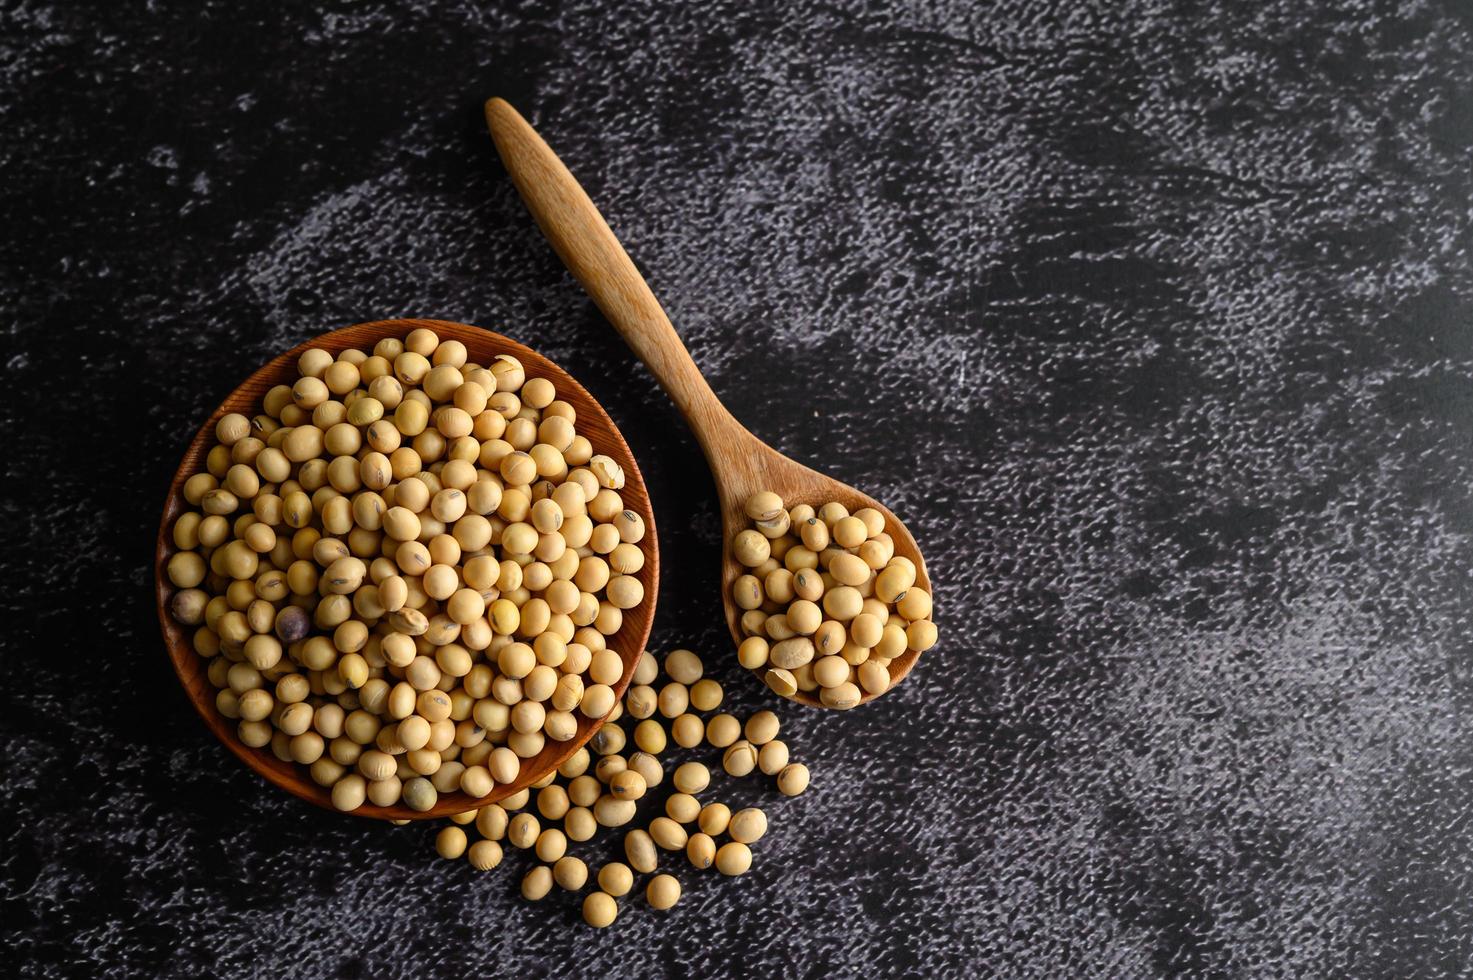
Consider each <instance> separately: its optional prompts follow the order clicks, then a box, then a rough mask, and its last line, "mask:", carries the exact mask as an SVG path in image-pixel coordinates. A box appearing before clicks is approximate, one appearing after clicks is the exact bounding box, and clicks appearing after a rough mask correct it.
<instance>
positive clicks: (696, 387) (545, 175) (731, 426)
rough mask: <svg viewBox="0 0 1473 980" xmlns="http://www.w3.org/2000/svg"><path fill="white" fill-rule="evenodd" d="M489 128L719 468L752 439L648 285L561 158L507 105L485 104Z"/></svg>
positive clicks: (561, 244) (535, 210)
mask: <svg viewBox="0 0 1473 980" xmlns="http://www.w3.org/2000/svg"><path fill="white" fill-rule="evenodd" d="M486 125H487V126H488V127H489V128H490V130H491V137H492V139H493V140H495V142H496V150H497V152H498V153H500V154H501V161H502V163H504V164H505V165H506V169H507V172H508V173H509V174H510V175H511V179H512V183H513V184H515V185H516V188H517V190H518V191H519V192H520V193H521V195H522V200H523V201H524V202H525V203H526V205H527V210H529V211H531V212H532V217H534V218H536V219H537V224H538V226H539V227H541V229H542V233H543V234H544V235H546V236H547V240H548V241H549V242H550V243H551V244H552V247H553V250H554V251H555V252H557V254H558V257H559V258H561V259H562V260H563V264H564V265H566V266H567V267H568V269H569V271H571V272H572V273H573V276H574V278H576V279H577V280H578V281H579V282H580V283H582V284H583V288H584V289H585V290H587V291H588V295H589V296H591V297H593V301H594V302H595V303H597V304H598V308H599V309H600V310H602V311H603V314H604V316H605V317H607V318H608V320H609V322H610V323H612V324H613V325H614V328H615V329H616V330H618V331H619V334H620V335H621V336H622V337H623V338H624V342H625V343H627V344H628V345H629V347H630V348H631V349H632V350H633V351H634V353H635V354H636V355H637V356H638V357H639V359H640V360H641V361H643V362H644V363H645V366H646V367H648V368H649V369H650V372H651V373H652V374H654V376H655V378H656V380H658V381H659V382H660V384H661V385H663V386H664V388H665V391H666V392H668V393H669V395H670V398H671V399H672V400H673V401H674V402H675V405H676V407H677V408H679V409H680V411H681V413H682V414H683V415H684V416H685V418H686V421H687V422H689V423H690V427H691V429H693V430H694V431H695V434H696V438H698V439H699V440H700V442H701V447H702V449H704V450H705V452H706V456H707V458H708V459H711V460H713V461H714V460H715V459H716V457H717V453H716V452H715V451H714V450H715V449H716V448H717V446H718V445H719V444H720V443H721V442H723V441H726V442H728V443H729V442H730V440H731V437H732V436H733V435H735V434H737V433H740V434H741V435H746V436H749V437H750V435H749V433H747V432H746V430H745V429H744V428H743V427H742V425H741V423H739V422H737V421H736V419H735V418H733V417H732V415H731V413H730V412H728V411H727V410H726V408H725V406H723V405H722V404H721V401H720V400H719V399H718V398H717V397H716V393H715V392H713V391H712V390H711V386H710V385H708V384H707V383H706V379H705V378H703V377H702V376H701V371H700V368H698V367H696V362H695V361H693V360H691V356H690V352H689V351H687V350H686V349H685V344H683V343H681V340H680V336H679V335H678V334H677V333H676V332H675V328H674V327H672V326H671V325H670V318H669V317H668V316H666V315H665V310H664V309H663V308H662V307H661V306H660V301H659V300H657V299H655V294H654V293H652V292H651V291H650V287H649V284H648V283H646V282H645V281H644V278H643V277H642V276H641V275H640V274H639V270H638V269H636V268H635V267H634V263H633V262H632V261H630V259H629V255H628V254H627V253H626V252H625V251H624V247H623V246H622V245H620V244H619V239H617V238H615V237H614V233H613V232H612V231H611V230H610V229H609V225H608V222H607V221H605V220H604V216H603V215H602V214H600V213H599V211H598V208H597V207H595V206H594V204H593V202H592V201H591V200H589V198H588V194H587V192H585V191H584V190H583V188H582V187H581V186H579V184H578V181H577V180H575V179H574V177H573V175H572V174H571V173H569V172H568V168H567V167H566V166H564V165H563V162H562V161H561V160H559V159H558V157H557V154H555V153H553V152H552V150H551V149H550V148H549V147H548V145H547V143H546V142H544V141H543V139H542V137H541V136H539V135H537V131H536V130H534V129H533V128H532V127H531V126H530V125H529V124H528V123H527V120H525V119H523V118H522V116H521V114H520V113H518V112H517V110H516V109H514V108H512V107H511V105H510V104H508V103H507V102H506V101H505V100H503V99H491V100H489V101H487V103H486ZM723 437H725V439H723ZM730 448H731V447H730V445H725V446H722V447H721V450H722V452H729V451H730Z"/></svg>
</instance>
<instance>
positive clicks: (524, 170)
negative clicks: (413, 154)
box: [486, 99, 931, 707]
mask: <svg viewBox="0 0 1473 980" xmlns="http://www.w3.org/2000/svg"><path fill="white" fill-rule="evenodd" d="M486 124H487V125H488V126H489V127H490V129H491V136H492V138H493V139H495V141H496V149H497V151H498V152H499V153H500V154H501V159H502V162H503V163H505V164H506V169H507V172H508V173H509V174H510V175H511V179H512V182H513V183H514V184H515V185H516V187H517V190H518V191H519V192H521V195H522V199H523V200H524V201H525V202H526V204H527V209H528V210H529V211H531V212H532V216H533V217H534V218H536V219H537V224H538V226H539V227H541V229H542V233H543V234H544V235H546V236H547V240H548V241H549V242H550V243H551V244H552V247H553V250H554V251H556V252H557V254H558V256H559V257H560V258H561V259H562V260H563V263H564V264H565V265H566V266H567V267H568V269H569V270H570V271H571V272H572V273H573V275H574V277H576V278H577V280H578V281H579V282H580V283H582V284H583V288H584V289H586V290H587V291H588V294H589V295H590V296H591V297H593V301H594V302H595V303H597V304H598V308H599V309H600V310H602V311H603V314H604V316H605V317H607V318H608V320H609V322H610V323H612V324H613V325H614V328H615V329H616V330H618V331H619V333H620V335H621V336H622V337H623V338H624V341H625V342H626V343H627V344H628V345H629V346H630V348H631V349H632V350H633V351H634V353H635V354H636V355H638V357H639V359H640V360H641V361H643V362H644V363H645V365H646V366H647V367H648V368H649V369H650V372H651V373H652V374H654V376H655V378H656V379H657V380H658V381H659V382H660V384H661V385H662V386H664V388H665V391H666V392H668V393H669V395H670V397H671V399H672V400H674V402H675V404H676V406H677V407H678V408H679V409H680V411H681V414H683V415H684V416H685V419H686V421H687V422H688V423H689V424H690V427H691V430H692V431H693V432H695V434H696V438H697V439H698V440H699V441H700V444H701V449H702V450H703V451H704V452H705V454H706V462H707V463H708V464H709V466H710V467H711V475H712V477H713V478H714V480H715V482H716V489H717V492H718V494H719V495H720V500H721V523H722V555H721V601H722V604H723V605H724V607H725V609H726V623H727V626H728V627H729V628H730V630H731V635H732V639H733V640H734V641H735V642H737V643H741V641H742V639H743V638H744V637H743V635H742V632H741V627H740V623H739V620H740V618H741V610H739V609H738V608H737V606H736V603H735V602H733V601H732V595H731V586H732V583H733V582H735V581H736V579H737V577H738V576H740V575H741V574H742V573H743V572H744V571H745V569H744V568H743V567H742V566H741V565H740V564H739V563H738V562H737V561H736V559H734V558H733V557H732V555H731V540H732V538H733V537H734V536H735V535H736V534H737V532H738V531H741V530H743V529H745V528H746V527H748V526H749V524H748V521H747V517H746V515H745V513H744V512H743V504H744V503H745V501H746V499H747V497H748V496H750V495H751V494H753V493H755V492H757V491H759V490H771V491H773V492H775V493H777V494H779V495H780V496H781V497H782V498H783V500H784V501H785V502H786V504H787V505H788V507H793V506H794V505H796V504H799V503H807V504H811V505H812V506H814V507H815V508H817V507H818V506H820V505H821V504H824V503H826V502H828V501H830V500H835V501H838V502H839V503H841V504H843V505H844V506H845V507H847V508H848V509H849V510H850V511H851V512H853V511H855V510H858V509H859V508H861V507H873V508H875V509H876V510H878V511H879V512H880V513H881V514H883V515H885V530H886V531H888V532H889V534H890V536H891V537H892V538H893V539H894V542H895V554H897V555H900V556H903V557H905V558H909V559H910V560H911V561H913V562H914V563H915V566H916V585H917V586H918V587H920V588H922V589H925V590H926V591H928V592H929V591H930V589H931V583H930V579H929V577H928V576H927V574H926V563H925V560H924V559H923V558H922V557H921V552H920V549H919V548H918V547H917V546H916V542H915V538H914V537H913V536H912V535H911V533H910V532H909V531H908V530H906V527H905V525H904V524H902V523H900V521H899V520H898V519H897V518H896V517H895V515H894V514H892V513H891V512H890V510H889V509H888V508H887V507H885V506H884V505H883V504H881V503H880V502H879V501H877V500H875V499H874V498H872V497H869V496H867V495H865V494H863V493H860V492H859V491H858V490H856V489H854V488H853V487H851V486H848V485H847V484H844V483H840V482H839V481H838V480H835V479H833V478H832V477H828V476H824V475H823V474H822V473H819V472H816V471H815V470H812V469H809V468H808V467H807V466H804V465H803V464H802V463H798V462H795V461H794V460H791V459H789V458H788V457H786V456H784V455H783V454H782V453H780V452H778V451H777V450H776V449H773V448H772V447H771V446H769V445H767V443H765V442H763V441H762V440H761V439H758V438H757V437H756V436H754V435H752V433H750V432H748V431H747V429H746V428H745V427H744V426H743V425H742V424H741V423H740V422H738V421H737V420H736V419H735V418H734V417H732V414H731V413H730V412H728V411H727V410H726V407H725V406H724V405H722V404H721V400H720V399H718V398H717V397H716V394H715V392H713V391H712V390H711V386H710V385H708V384H707V383H706V379H705V378H703V377H702V376H701V372H700V369H699V368H697V367H696V364H695V361H693V360H691V356H690V353H689V352H688V351H687V350H686V349H685V344H683V343H682V342H681V340H680V337H679V335H677V334H676V332H675V328H674V327H673V326H671V324H670V318H669V317H668V316H666V315H665V310H664V309H663V308H662V307H661V306H660V303H659V300H657V299H655V295H654V293H652V292H651V291H650V287H649V284H648V283H646V282H645V281H644V278H643V277H642V276H640V274H639V271H638V270H637V269H636V268H635V267H634V263H633V262H632V261H630V259H629V256H628V254H627V253H626V252H625V251H624V247H623V246H622V245H620V244H619V240H618V239H617V238H615V237H614V233H613V231H611V230H610V229H609V225H608V222H606V221H605V220H604V218H603V215H601V214H600V213H599V211H598V208H596V207H595V206H594V204H593V202H592V201H591V200H589V198H588V194H587V193H586V192H584V190H583V188H582V187H581V186H579V184H578V181H577V180H575V179H574V178H573V175H572V174H571V173H569V172H568V168H567V167H565V166H564V165H563V162H562V161H561V160H559V159H558V157H557V155H556V154H555V153H553V152H552V150H551V149H549V148H548V146H547V144H546V143H545V142H544V141H543V140H542V137H540V136H538V135H537V132H536V131H535V130H534V129H533V128H532V127H531V126H530V125H528V123H527V121H526V120H525V119H523V118H522V117H521V115H520V114H519V113H518V112H517V111H516V110H515V109H513V108H512V107H511V105H510V104H508V103H507V102H505V101H504V100H502V99H491V100H490V101H489V102H487V103H486ZM918 656H919V655H918V654H917V653H916V651H914V650H907V651H906V652H905V653H903V654H902V655H901V656H899V657H896V658H895V659H894V660H892V661H891V662H890V683H891V686H892V687H893V686H894V685H895V684H896V683H898V682H899V681H900V680H901V679H902V678H904V677H905V676H906V675H907V674H908V673H910V671H911V668H912V667H914V666H915V662H916V658H917V657H918ZM754 673H758V674H759V675H760V673H761V671H754ZM871 698H872V695H869V694H867V693H866V694H864V695H863V698H862V700H864V701H868V700H871ZM793 700H795V701H799V702H801V703H803V704H807V705H811V706H814V707H824V705H823V704H822V703H821V702H820V701H819V700H818V698H816V697H814V696H813V695H812V694H810V693H807V692H803V691H799V692H798V693H797V694H796V695H795V696H794V698H793Z"/></svg>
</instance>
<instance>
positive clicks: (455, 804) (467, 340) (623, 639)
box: [154, 320, 660, 820]
mask: <svg viewBox="0 0 1473 980" xmlns="http://www.w3.org/2000/svg"><path fill="white" fill-rule="evenodd" d="M417 327H428V328H429V329H431V330H433V331H435V333H437V334H439V336H440V339H441V340H458V341H460V342H461V343H463V344H465V346H466V350H467V351H469V352H470V359H471V361H473V362H475V363H477V364H489V363H490V362H491V361H492V360H493V359H495V358H496V357H497V355H500V354H510V355H512V356H513V357H515V358H517V359H518V360H520V361H521V362H522V366H523V367H524V368H525V369H526V372H527V377H528V378H546V379H548V380H549V381H551V382H552V383H553V385H554V386H555V387H556V388H557V395H558V398H560V399H562V400H563V401H566V402H568V403H569V404H570V405H572V406H573V408H574V410H575V411H576V412H577V416H578V418H577V421H576V422H575V423H574V425H575V428H576V429H577V431H578V434H579V435H582V436H586V437H587V438H588V441H589V442H591V443H592V444H593V451H594V452H595V453H603V454H604V455H606V456H609V457H611V458H613V460H614V461H615V462H617V463H618V464H619V465H620V466H622V467H624V479H625V483H624V489H623V490H621V491H620V495H621V496H622V497H623V498H624V505H625V506H626V507H627V508H629V509H630V510H633V511H635V512H636V513H637V514H639V515H640V516H641V517H643V518H644V524H645V528H646V531H645V537H644V547H645V563H644V567H643V568H642V569H640V570H639V571H638V572H636V573H635V578H637V579H638V580H639V583H640V584H641V585H643V586H644V601H643V602H642V603H640V604H639V605H638V606H636V607H635V608H633V609H630V610H629V611H628V612H626V613H625V614H624V623H623V625H622V626H621V627H620V628H619V631H618V632H617V633H615V634H614V635H613V636H611V637H609V646H610V647H611V648H612V649H614V650H617V651H618V653H619V656H620V657H621V658H622V659H623V661H624V674H623V676H622V677H621V678H620V679H619V683H618V684H615V685H614V694H615V696H616V697H619V698H622V697H623V696H624V689H625V688H627V687H628V686H629V681H630V678H632V677H633V676H634V668H635V666H636V665H637V664H638V663H639V657H640V654H641V653H643V651H644V647H645V643H646V642H647V641H648V640H649V636H650V626H651V624H653V622H654V617H655V599H656V594H657V592H658V591H659V584H660V549H659V545H658V543H657V539H656V536H655V521H654V514H653V513H652V512H651V510H650V497H649V492H648V491H647V490H646V489H645V485H644V477H643V476H641V475H640V472H639V467H638V466H636V465H635V462H634V454H633V453H631V452H630V451H629V446H628V444H627V443H625V442H624V437H623V436H622V435H620V434H619V430H618V428H617V427H615V425H614V422H613V420H612V419H610V418H609V416H608V413H607V412H605V411H604V410H603V407H602V406H601V405H599V403H598V402H597V401H595V400H594V398H593V396H592V395H590V394H589V393H588V392H587V390H585V389H584V387H583V386H582V385H580V384H579V383H578V382H577V381H575V380H574V379H573V376H572V375H570V374H568V373H567V372H566V371H564V370H563V369H562V368H560V367H558V366H557V365H556V364H554V363H553V362H552V361H550V360H548V359H547V358H545V357H543V356H542V355H541V354H538V353H537V352H536V351H534V350H532V349H530V348H528V347H524V346H523V345H521V344H519V343H517V342H516V341H514V340H511V339H510V338H508V337H503V336H502V335H501V334H498V333H492V332H491V331H489V330H482V329H480V328H479V327H472V326H468V325H466V324H464V323H448V322H446V321H444V320H380V321H377V322H375V323H360V324H358V325H357V326H352V327H345V328H344V329H342V330H334V331H333V332H331V333H325V334H322V335H321V336H318V337H313V338H312V339H311V340H309V341H307V342H306V343H304V344H301V345H300V346H298V347H296V348H294V349H292V350H290V351H287V352H286V353H285V354H282V355H280V356H278V357H276V358H275V359H273V360H272V361H271V362H270V363H268V364H266V365H265V366H264V367H262V368H261V369H260V370H258V371H257V372H256V373H255V374H253V375H251V376H250V377H249V378H247V379H246V380H245V381H244V382H243V383H242V384H241V385H240V387H238V388H236V389H235V390H234V391H232V392H231V393H230V396H229V397H228V398H226V399H225V401H224V402H223V403H222V404H221V405H220V407H219V408H217V409H215V412H214V414H212V415H211V416H210V417H209V418H208V419H207V420H206V421H205V424H204V425H202V426H200V429H199V432H197V433H196V434H195V436H194V439H193V440H192V441H191V442H190V444H189V449H188V450H187V451H186V452H185V454H184V459H183V461H182V462H180V464H179V471H178V472H177V473H175V474H174V482H173V483H172V484H170V486H169V496H168V499H167V500H165V501H164V514H163V520H162V521H161V522H160V523H159V537H158V544H157V546H156V550H155V555H154V580H155V589H156V592H157V596H158V611H159V625H160V626H161V627H162V628H163V632H164V642H165V645H166V646H167V647H168V650H169V660H170V661H171V662H172V663H173V664H174V671H175V673H177V674H178V675H179V681H180V683H182V684H183V685H184V691H185V693H186V694H187V695H188V696H189V700H190V702H191V703H192V704H193V705H194V708H195V710H196V711H198V712H199V715H200V717H201V718H203V719H204V720H205V724H206V725H207V726H209V729H210V731H212V732H214V733H215V737H216V738H218V739H219V740H220V741H221V742H223V743H224V744H225V747H226V748H228V749H229V750H230V751H231V752H234V753H235V755H236V756H237V757H238V758H239V759H240V760H241V761H242V762H244V763H245V764H246V765H247V766H249V767H250V768H251V769H253V770H255V771H256V772H257V773H258V774H260V775H261V776H264V777H265V778H266V779H267V780H268V781H270V782H272V783H274V784H276V785H277V786H279V787H280V788H282V789H284V790H286V791H287V792H288V793H291V794H293V795H294V796H299V797H301V798H302V799H304V800H307V801H308V802H310V803H315V804H317V805H318V806H320V807H325V808H327V809H333V805H332V794H331V793H330V791H329V790H327V789H325V788H323V787H321V786H318V785H317V784H316V783H315V782H313V781H312V780H311V778H309V776H308V773H307V769H306V768H305V767H303V766H299V765H296V764H295V763H291V762H283V761H281V760H280V759H278V758H277V757H276V756H275V755H273V754H272V752H271V750H270V749H269V748H262V749H254V748H251V747H250V746H248V745H246V744H245V743H244V742H242V741H241V740H240V737H239V736H238V735H237V734H236V722H234V721H232V720H230V719H228V718H226V717H225V716H224V715H222V714H220V712H219V710H218V709H217V708H216V707H215V695H216V693H217V692H216V690H215V686H214V685H213V684H211V683H210V680H209V677H208V676H207V675H206V669H207V667H208V662H207V661H205V660H204V659H203V658H201V657H200V656H199V655H198V654H197V653H195V652H194V647H193V644H192V642H191V636H192V634H193V632H194V629H193V628H192V627H185V626H181V625H180V624H179V623H178V622H176V621H175V620H174V617H173V616H172V615H170V613H169V602H170V600H171V599H172V598H173V595H174V592H175V589H174V586H173V584H172V583H171V582H170V581H169V577H168V575H167V574H166V572H165V567H166V566H167V565H168V563H169V558H170V557H171V556H173V554H174V552H175V551H176V550H178V549H176V548H175V547H174V536H173V533H172V530H173V527H174V520H175V519H176V518H177V517H178V516H179V514H180V513H181V512H182V511H183V510H184V509H185V506H186V505H185V503H184V495H183V493H182V492H181V488H182V487H183V486H184V481H185V480H187V479H189V477H191V476H193V475H194V474H195V473H198V472H200V471H201V470H202V469H203V468H204V462H205V454H206V453H207V452H208V451H209V449H210V447H211V446H212V445H214V442H215V425H216V423H217V422H219V421H220V419H221V417H222V416H224V415H226V414H227V413H230V412H239V413H241V414H242V415H244V416H246V417H247V418H251V417H253V416H255V415H258V414H260V412H261V398H262V396H264V395H265V394H266V392H267V391H269V390H270V389H271V388H272V387H273V386H275V385H278V384H291V383H292V382H294V381H295V380H296V379H297V378H298V377H299V375H298V374H297V359H298V358H300V357H301V356H302V352H303V351H305V350H307V349H308V348H309V347H318V348H321V349H323V350H326V351H330V352H331V353H333V354H338V353H340V352H342V351H345V350H347V349H349V348H355V347H356V348H358V349H360V350H366V349H371V348H372V347H373V345H374V344H375V343H377V342H378V341H379V340H382V339H383V338H384V337H400V338H402V337H404V336H405V335H407V334H408V333H409V332H410V331H411V330H414V329H415V328H417ZM603 723H604V719H602V718H600V719H597V720H595V719H590V718H585V717H583V715H581V714H579V715H578V732H577V734H576V735H574V736H573V738H571V739H569V740H568V741H566V742H554V741H551V740H549V741H548V743H547V745H546V746H545V747H544V748H543V749H542V751H541V752H540V753H538V754H537V755H536V756H534V757H533V758H531V759H528V760H525V761H524V762H523V763H522V769H521V772H520V773H519V774H518V776H517V779H516V781H515V782H512V783H508V784H506V785H504V786H502V785H498V786H497V787H496V788H495V789H494V790H492V791H491V794H490V795H489V796H486V797H482V798H476V797H472V796H469V795H467V794H465V793H461V792H455V793H444V794H441V796H440V798H439V801H438V802H436V804H435V805H434V807H433V808H431V809H429V810H427V811H425V812H423V813H421V812H419V811H417V810H411V809H410V808H409V807H407V806H404V805H403V804H402V803H401V804H397V805H395V806H374V805H373V804H372V803H364V804H363V805H362V806H361V807H359V808H358V809H356V810H354V811H352V812H353V814H354V815H355V816H361V817H376V818H378V819H381V820H424V819H429V818H432V817H443V816H446V815H448V814H451V813H460V812H462V811H465V810H469V809H471V808H473V807H478V806H485V805H486V804H487V803H494V802H496V801H497V800H500V799H504V798H505V797H508V796H510V795H512V794H513V793H516V792H519V791H520V790H523V789H526V788H527V787H528V786H530V785H531V784H532V783H534V782H536V781H537V780H539V779H541V778H542V777H543V776H545V775H547V774H548V773H549V772H551V771H552V770H553V769H555V768H556V767H558V766H560V765H562V764H563V763H564V762H565V761H566V760H567V759H568V757H569V756H571V755H572V754H573V753H574V752H576V751H578V749H579V747H580V746H582V745H583V744H584V743H586V742H587V741H588V740H589V739H590V738H592V737H593V733H594V732H596V731H598V729H599V727H600V726H601V725H602V724H603Z"/></svg>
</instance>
